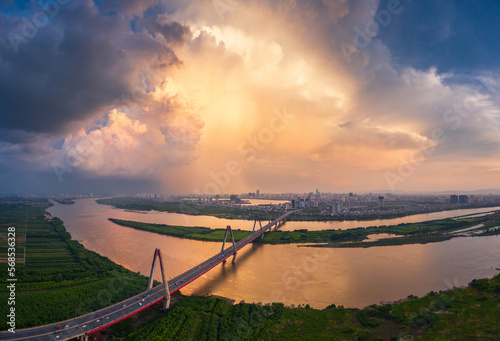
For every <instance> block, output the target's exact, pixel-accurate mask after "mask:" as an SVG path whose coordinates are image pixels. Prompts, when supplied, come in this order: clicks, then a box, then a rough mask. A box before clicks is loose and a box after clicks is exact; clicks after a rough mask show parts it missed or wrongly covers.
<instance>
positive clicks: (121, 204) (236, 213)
mask: <svg viewBox="0 0 500 341" xmlns="http://www.w3.org/2000/svg"><path fill="white" fill-rule="evenodd" d="M96 202H97V203H98V204H101V205H109V206H113V207H116V208H121V209H125V210H131V211H158V212H169V213H179V214H186V215H193V216H196V215H205V216H212V217H216V218H222V219H231V220H253V219H254V217H255V216H257V215H258V216H260V218H261V219H262V220H269V217H270V216H271V212H270V211H271V209H270V208H266V207H265V205H264V206H262V208H258V206H254V207H253V208H245V207H242V206H240V205H234V206H228V205H220V206H219V205H215V204H214V205H211V206H207V205H202V204H195V203H188V202H159V201H155V200H153V199H145V198H130V197H115V198H108V199H98V200H96ZM498 205H499V203H490V204H487V205H479V206H474V205H462V206H460V207H456V206H453V207H447V208H439V209H435V210H425V211H419V212H408V213H404V214H397V213H388V212H384V211H380V212H374V213H373V214H369V215H361V216H357V215H353V216H351V215H348V216H346V215H333V216H332V215H322V214H319V213H320V211H321V209H320V208H306V209H303V210H302V212H301V213H300V214H292V215H290V216H289V217H288V218H287V219H288V221H296V222H308V221H311V222H312V221H318V222H329V221H339V222H342V221H369V220H376V219H395V218H401V217H407V216H412V215H417V214H427V213H434V212H440V211H453V210H457V209H469V208H488V207H498ZM325 209H326V207H325Z"/></svg>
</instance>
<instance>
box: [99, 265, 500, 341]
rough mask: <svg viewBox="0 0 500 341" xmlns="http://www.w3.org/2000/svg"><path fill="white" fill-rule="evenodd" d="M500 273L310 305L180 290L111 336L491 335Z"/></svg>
mask: <svg viewBox="0 0 500 341" xmlns="http://www.w3.org/2000/svg"><path fill="white" fill-rule="evenodd" d="M499 294H500V275H497V276H495V277H494V278H493V279H480V280H473V281H472V282H471V283H470V284H469V286H467V287H465V288H450V290H447V291H441V292H439V293H436V292H430V293H428V294H427V295H426V296H424V297H421V298H417V297H415V296H413V295H410V296H408V298H407V299H404V300H401V301H402V302H400V303H397V304H381V305H371V306H369V307H366V308H364V309H351V308H345V307H343V306H338V307H337V306H335V304H332V305H330V306H329V307H327V308H326V309H323V310H317V309H312V308H310V307H309V306H308V305H306V306H299V307H297V308H293V309H292V308H291V307H285V306H284V305H283V304H281V303H273V304H269V305H261V304H248V303H239V304H236V305H232V304H231V303H229V302H228V300H225V299H222V298H216V297H198V296H189V297H188V296H182V295H179V297H178V303H176V304H175V305H173V306H172V307H171V308H170V309H169V310H167V311H166V312H165V313H160V312H159V307H153V308H150V309H156V310H158V314H156V315H155V317H154V318H150V319H147V320H145V323H143V324H142V325H141V326H137V324H135V325H134V324H132V323H131V322H129V321H123V322H120V323H118V324H116V325H114V326H112V327H111V328H109V329H108V330H107V333H106V334H107V336H108V337H110V339H111V340H118V339H121V340H125V341H128V340H134V341H141V340H145V341H146V340H167V339H170V338H171V336H172V335H175V336H176V339H182V340H243V339H245V340H246V339H255V340H256V339H258V340H330V339H334V340H414V339H421V340H494V339H496V338H497V337H498V335H500V320H499V319H498V306H499V304H500V300H499Z"/></svg>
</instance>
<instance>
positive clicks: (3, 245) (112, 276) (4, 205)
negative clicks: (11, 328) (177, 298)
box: [0, 198, 148, 330]
mask: <svg viewBox="0 0 500 341" xmlns="http://www.w3.org/2000/svg"><path fill="white" fill-rule="evenodd" d="M50 205H51V204H50V203H49V201H48V200H46V199H39V200H35V199H19V198H2V199H0V280H1V282H2V283H3V284H5V283H7V277H8V276H9V274H8V271H7V269H8V266H7V265H8V264H7V258H8V257H7V251H8V249H7V235H8V234H7V233H8V228H9V227H14V228H15V238H16V248H15V250H16V264H15V265H16V266H15V269H16V270H15V273H14V274H13V275H14V276H12V277H14V278H16V279H17V281H16V301H15V302H16V328H17V329H20V328H28V327H34V326H39V325H44V324H48V323H53V322H58V321H62V320H66V319H69V318H73V317H75V316H79V315H82V314H84V313H88V312H91V311H95V310H98V309H100V308H103V307H106V306H108V305H110V304H112V303H117V302H120V301H122V300H124V299H126V298H128V297H131V296H133V295H135V294H138V293H140V292H142V291H144V288H146V287H147V283H148V282H147V278H146V277H144V276H140V275H138V274H136V273H133V272H131V271H129V270H126V269H125V268H123V267H122V266H120V265H117V264H115V263H113V262H111V261H110V260H109V259H108V258H106V257H102V256H100V255H98V254H97V253H95V252H92V251H89V250H86V249H85V248H84V247H83V245H81V244H80V243H78V242H76V241H74V240H71V236H70V234H69V233H68V232H66V229H65V228H64V225H63V224H62V221H61V220H60V219H57V218H52V217H51V216H50V215H49V214H48V213H46V212H45V209H46V208H48V207H49V206H50ZM11 230H12V229H11ZM8 290H9V289H8V288H7V285H2V286H1V287H0V315H1V316H2V317H1V319H0V321H2V328H1V329H2V330H5V329H7V324H6V316H7V314H8V313H9V312H8V310H9V305H8V303H7V301H8V296H9V291H8Z"/></svg>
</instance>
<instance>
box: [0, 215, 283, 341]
mask: <svg viewBox="0 0 500 341" xmlns="http://www.w3.org/2000/svg"><path fill="white" fill-rule="evenodd" d="M292 213H293V212H288V213H286V214H284V215H282V216H281V217H279V218H277V219H275V220H273V221H272V222H270V223H268V224H266V225H265V226H263V227H262V230H261V229H260V227H259V228H258V230H256V231H255V232H253V233H252V234H250V235H248V236H247V237H245V238H243V239H242V240H240V241H239V242H236V243H235V246H236V250H237V251H239V250H240V249H241V248H243V247H244V246H246V245H248V244H249V243H251V242H252V241H254V240H255V239H257V238H259V237H260V236H261V235H262V234H263V233H265V232H267V231H268V230H269V229H270V228H272V227H273V226H274V225H276V224H278V223H279V222H281V221H282V220H283V219H285V218H286V217H287V216H288V215H290V214H292ZM228 237H230V236H229V235H228ZM228 245H229V246H228V247H227V248H226V249H225V250H223V251H221V252H220V253H218V254H216V255H215V256H213V257H211V258H209V259H207V260H205V261H204V262H202V263H200V264H198V265H196V266H195V267H193V268H191V269H189V270H188V271H186V272H184V273H182V274H180V275H178V276H176V277H174V278H172V279H171V280H168V281H167V283H168V289H169V290H168V291H169V292H170V294H172V293H174V292H176V291H177V290H179V289H181V288H182V287H184V286H186V285H188V284H189V283H191V282H192V281H194V280H196V279H197V278H198V277H200V276H202V275H203V274H205V273H206V272H208V271H210V270H211V269H213V268H214V267H215V266H217V265H218V264H220V263H222V262H223V261H224V260H226V259H227V258H229V257H231V256H232V255H233V254H234V248H233V244H232V240H230V241H229V243H228ZM164 297H165V296H164V291H163V285H158V286H156V287H154V288H152V289H148V290H146V291H144V292H142V293H141V294H139V295H136V296H133V297H131V298H128V299H126V300H124V301H121V302H119V303H116V304H113V305H111V306H108V307H106V308H103V309H100V310H97V311H94V312H92V313H89V314H85V315H82V316H79V317H76V318H73V319H69V320H66V321H62V322H58V323H53V324H49V325H44V326H40V327H34V328H27V329H19V330H16V333H10V332H6V331H4V332H0V340H26V341H59V340H61V341H62V340H69V339H72V338H75V337H78V336H80V335H84V334H91V333H94V332H96V331H98V330H101V329H104V328H106V327H108V326H110V325H112V324H115V323H117V322H120V321H121V320H124V319H126V318H127V317H130V316H132V315H134V314H136V313H138V312H140V311H141V310H144V309H146V308H147V307H149V306H151V305H153V304H155V303H156V302H159V301H161V300H162V299H164ZM58 325H59V326H60V328H59V329H58V328H57V326H58Z"/></svg>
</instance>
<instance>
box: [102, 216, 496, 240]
mask: <svg viewBox="0 0 500 341" xmlns="http://www.w3.org/2000/svg"><path fill="white" fill-rule="evenodd" d="M109 220H110V221H112V222H114V223H115V224H118V225H121V226H126V227H131V228H134V229H138V230H143V231H148V232H154V233H158V234H163V235H167V236H173V237H178V238H187V239H194V240H201V241H214V242H221V241H223V239H224V232H225V229H210V228H207V227H199V226H174V225H166V224H152V223H142V222H137V221H129V220H121V219H115V218H109ZM480 223H483V224H484V226H483V227H482V229H483V230H482V231H483V232H482V233H481V234H479V235H492V234H500V229H496V230H495V228H494V227H495V226H499V225H500V213H498V212H497V213H495V214H493V215H489V216H484V217H477V218H466V219H458V220H457V219H443V220H434V221H427V222H420V223H410V224H399V225H394V226H380V227H368V228H361V227H360V228H355V229H349V230H322V231H308V230H294V231H280V230H278V231H270V232H268V233H266V237H265V238H264V239H257V240H256V241H255V242H256V243H265V244H312V245H307V246H311V247H315V246H316V247H370V246H390V245H403V244H415V243H431V242H440V241H444V240H448V239H451V238H454V237H458V235H452V234H449V233H450V232H455V231H460V230H463V229H468V228H470V227H471V226H474V225H478V224H480ZM233 232H234V238H235V240H236V241H238V240H241V239H243V238H244V237H246V236H247V235H249V234H250V231H243V230H233ZM381 233H384V234H393V235H397V236H402V237H398V238H385V239H381V240H377V241H365V239H367V237H368V236H369V235H371V234H381Z"/></svg>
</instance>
